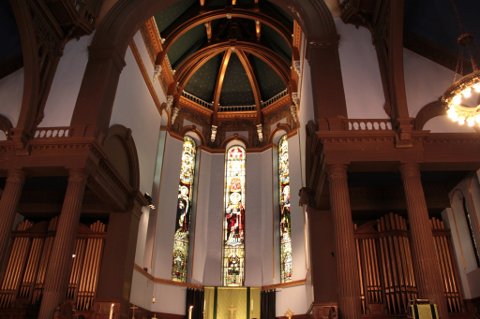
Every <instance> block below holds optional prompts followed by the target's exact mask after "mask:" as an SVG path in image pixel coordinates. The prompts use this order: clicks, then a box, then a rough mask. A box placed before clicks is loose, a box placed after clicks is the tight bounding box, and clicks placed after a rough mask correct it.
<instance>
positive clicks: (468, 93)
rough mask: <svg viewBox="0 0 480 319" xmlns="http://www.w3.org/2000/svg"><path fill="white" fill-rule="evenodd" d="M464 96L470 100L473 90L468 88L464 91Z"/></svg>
mask: <svg viewBox="0 0 480 319" xmlns="http://www.w3.org/2000/svg"><path fill="white" fill-rule="evenodd" d="M462 95H463V96H464V97H465V98H467V99H468V98H470V97H471V96H472V89H471V88H470V87H467V88H466V89H464V90H463V91H462Z"/></svg>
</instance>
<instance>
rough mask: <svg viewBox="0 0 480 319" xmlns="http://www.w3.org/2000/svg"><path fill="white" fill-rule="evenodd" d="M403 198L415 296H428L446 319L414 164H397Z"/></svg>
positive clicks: (425, 210) (425, 213)
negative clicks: (398, 165)
mask: <svg viewBox="0 0 480 319" xmlns="http://www.w3.org/2000/svg"><path fill="white" fill-rule="evenodd" d="M400 172H401V173H402V179H403V188H404V191H405V199H406V201H407V209H408V220H409V226H410V235H411V239H412V240H411V246H412V255H413V256H412V257H413V270H414V273H415V281H416V283H417V292H418V297H419V298H426V299H429V300H430V302H431V303H435V304H437V306H438V311H439V316H440V318H441V319H446V318H448V308H447V302H446V299H445V296H444V294H443V286H442V282H443V281H442V275H441V273H440V269H439V266H438V260H437V256H436V252H435V242H434V238H433V233H432V226H431V224H430V219H429V217H428V209H427V203H426V201H425V194H424V193H423V187H422V182H421V179H420V169H419V167H418V164H417V163H406V164H402V165H401V166H400Z"/></svg>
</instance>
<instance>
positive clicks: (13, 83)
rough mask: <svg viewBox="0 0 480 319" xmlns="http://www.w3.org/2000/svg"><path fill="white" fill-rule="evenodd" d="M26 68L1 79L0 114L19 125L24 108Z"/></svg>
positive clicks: (13, 123) (14, 124)
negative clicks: (21, 111)
mask: <svg viewBox="0 0 480 319" xmlns="http://www.w3.org/2000/svg"><path fill="white" fill-rule="evenodd" d="M23 80H24V69H23V68H21V69H19V70H17V71H15V72H13V73H11V74H9V75H7V76H6V77H4V78H1V79H0V101H1V103H0V109H1V110H0V114H2V115H3V116H5V117H6V118H8V119H9V120H10V122H12V125H13V127H15V126H16V125H17V122H18V118H19V116H20V110H21V108H22V99H23Z"/></svg>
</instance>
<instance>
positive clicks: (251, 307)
mask: <svg viewBox="0 0 480 319" xmlns="http://www.w3.org/2000/svg"><path fill="white" fill-rule="evenodd" d="M250 311H251V312H253V299H250Z"/></svg>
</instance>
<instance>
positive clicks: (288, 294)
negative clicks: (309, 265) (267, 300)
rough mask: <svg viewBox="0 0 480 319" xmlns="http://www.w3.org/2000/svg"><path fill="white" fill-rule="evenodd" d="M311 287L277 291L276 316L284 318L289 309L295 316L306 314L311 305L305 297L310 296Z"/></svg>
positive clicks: (303, 286) (295, 287) (296, 287)
mask: <svg viewBox="0 0 480 319" xmlns="http://www.w3.org/2000/svg"><path fill="white" fill-rule="evenodd" d="M310 290H311V287H310V286H308V285H300V286H294V287H288V288H281V289H278V290H277V296H276V297H277V299H276V316H277V317H282V316H285V313H286V312H287V311H288V310H289V309H290V310H291V311H292V312H293V313H294V314H296V315H303V314H306V313H307V311H308V309H309V308H310V305H311V300H310V299H309V298H307V296H309V295H311V291H310Z"/></svg>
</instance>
